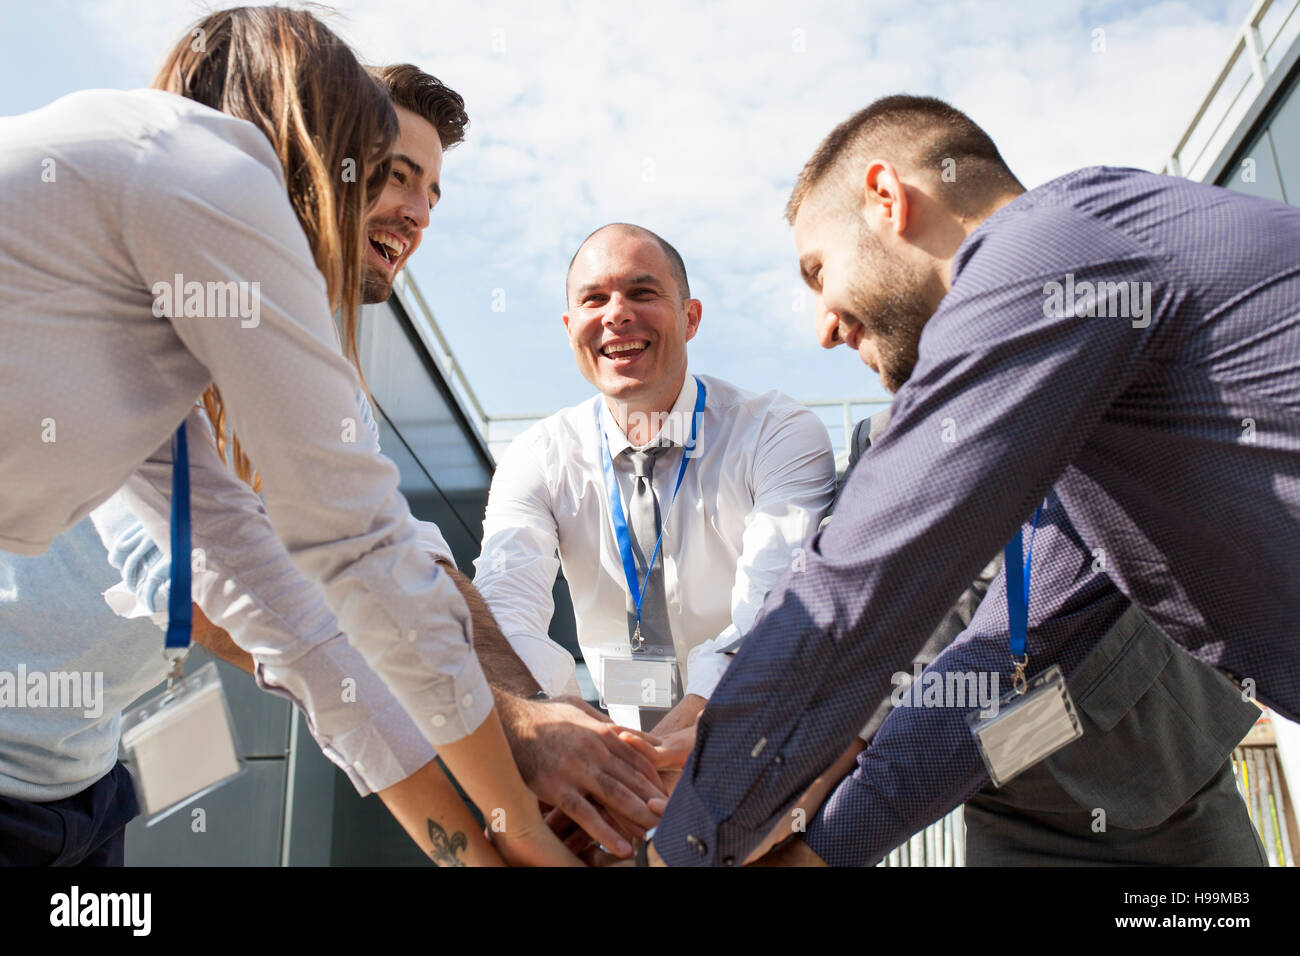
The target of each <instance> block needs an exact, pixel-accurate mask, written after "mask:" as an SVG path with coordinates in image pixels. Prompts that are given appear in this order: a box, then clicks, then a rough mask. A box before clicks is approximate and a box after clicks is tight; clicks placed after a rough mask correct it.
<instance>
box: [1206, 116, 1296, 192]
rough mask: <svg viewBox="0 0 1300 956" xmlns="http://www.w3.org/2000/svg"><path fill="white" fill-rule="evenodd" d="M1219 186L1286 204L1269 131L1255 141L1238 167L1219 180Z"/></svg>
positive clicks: (1239, 161) (1240, 160)
mask: <svg viewBox="0 0 1300 956" xmlns="http://www.w3.org/2000/svg"><path fill="white" fill-rule="evenodd" d="M1219 185H1220V186H1225V187H1227V188H1228V189H1232V190H1235V191H1237V192H1239V193H1247V194H1249V195H1251V196H1263V197H1264V198H1265V199H1275V200H1277V201H1278V202H1286V195H1285V193H1283V191H1282V180H1281V179H1280V178H1279V176H1278V172H1277V164H1276V163H1274V162H1273V146H1272V144H1271V143H1270V142H1269V136H1268V130H1265V131H1264V132H1263V133H1261V134H1260V135H1259V136H1258V137H1257V138H1256V139H1255V142H1254V143H1253V144H1252V145H1251V147H1250V148H1249V149H1248V150H1246V152H1245V153H1243V154H1242V155H1241V157H1240V158H1239V159H1238V160H1237V165H1236V166H1234V167H1233V168H1231V169H1229V170H1228V172H1227V174H1226V175H1225V176H1223V177H1222V178H1221V179H1220V180H1219Z"/></svg>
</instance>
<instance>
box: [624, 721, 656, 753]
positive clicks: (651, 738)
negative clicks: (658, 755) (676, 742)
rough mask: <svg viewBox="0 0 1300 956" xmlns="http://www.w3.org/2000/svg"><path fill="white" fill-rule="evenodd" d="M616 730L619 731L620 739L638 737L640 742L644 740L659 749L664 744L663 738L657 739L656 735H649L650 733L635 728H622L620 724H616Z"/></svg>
mask: <svg viewBox="0 0 1300 956" xmlns="http://www.w3.org/2000/svg"><path fill="white" fill-rule="evenodd" d="M614 729H615V730H617V731H618V735H619V736H620V737H623V738H624V739H627V738H631V737H636V738H638V739H640V740H644V741H645V742H646V743H648V744H649V745H650V746H652V747H658V746H659V745H660V744H661V743H663V740H662V739H661V738H659V737H656V736H655V735H654V734H652V733H649V732H648V731H645V730H637V729H636V728H635V727H623V726H620V725H619V724H615V725H614Z"/></svg>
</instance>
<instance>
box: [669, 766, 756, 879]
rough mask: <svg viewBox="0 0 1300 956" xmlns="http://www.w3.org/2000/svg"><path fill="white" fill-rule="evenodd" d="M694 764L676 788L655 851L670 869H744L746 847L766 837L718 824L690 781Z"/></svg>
mask: <svg viewBox="0 0 1300 956" xmlns="http://www.w3.org/2000/svg"><path fill="white" fill-rule="evenodd" d="M694 762H695V758H694V757H692V758H691V760H690V761H689V762H688V763H687V765H686V769H685V771H684V772H683V773H682V776H681V779H680V780H678V781H677V786H676V787H674V788H673V795H672V798H671V799H670V800H669V801H668V808H667V809H666V810H665V811H664V815H663V818H662V819H661V820H660V821H659V826H658V828H657V829H656V830H655V835H654V847H655V852H657V853H658V854H659V856H660V857H662V858H663V861H664V862H665V863H666V864H668V865H669V866H740V865H741V864H742V863H744V862H745V857H746V856H747V851H746V850H745V847H747V846H748V847H754V846H757V845H758V844H759V842H760V841H761V840H762V837H763V834H762V833H760V832H752V831H749V830H746V829H745V828H744V827H742V826H740V825H739V824H737V823H735V822H734V821H733V822H728V823H726V824H719V823H717V822H715V821H714V819H713V815H712V814H711V813H710V812H709V809H708V807H707V806H706V805H705V803H704V801H703V800H702V799H701V798H700V795H699V793H698V792H697V790H696V789H695V786H694V785H693V783H692V781H691V780H690V777H691V773H692V765H693V764H694ZM773 825H775V824H773ZM769 829H770V828H769Z"/></svg>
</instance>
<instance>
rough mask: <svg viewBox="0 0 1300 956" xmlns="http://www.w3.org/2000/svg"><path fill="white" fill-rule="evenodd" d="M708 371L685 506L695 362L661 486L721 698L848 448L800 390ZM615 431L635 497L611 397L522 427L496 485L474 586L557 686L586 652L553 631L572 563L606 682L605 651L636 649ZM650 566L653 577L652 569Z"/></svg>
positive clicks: (545, 679)
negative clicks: (835, 440) (774, 388)
mask: <svg viewBox="0 0 1300 956" xmlns="http://www.w3.org/2000/svg"><path fill="white" fill-rule="evenodd" d="M700 380H701V381H702V382H704V385H705V387H706V390H707V391H706V396H707V404H706V406H705V409H704V413H703V415H702V416H701V421H700V423H699V430H698V436H697V439H696V447H695V449H694V454H693V456H692V457H691V460H690V464H689V466H688V467H687V469H686V474H685V477H684V478H683V480H682V485H681V490H680V491H679V492H678V494H677V500H676V503H674V504H672V505H671V511H670V510H669V507H670V504H669V503H670V501H671V500H672V494H673V484H674V482H675V481H676V478H677V471H678V468H679V466H680V465H681V460H682V454H683V451H682V445H683V444H685V443H686V442H687V440H688V437H689V434H690V421H691V418H692V416H693V413H694V408H695V400H696V397H697V391H696V383H695V378H694V377H693V376H691V375H687V376H686V381H685V383H684V384H683V386H682V390H681V393H680V394H679V395H678V397H677V401H676V402H675V403H674V405H673V408H672V411H671V412H670V414H669V416H668V418H667V424H665V426H664V427H663V429H662V432H661V435H662V437H663V438H664V439H666V440H668V441H671V442H672V443H673V444H674V445H676V446H677V447H675V448H672V449H670V450H668V451H666V452H664V453H662V454H660V455H659V457H658V460H657V461H656V463H655V468H654V489H655V495H656V496H657V497H658V499H659V508H660V513H661V514H662V515H664V516H665V517H664V525H663V545H662V549H661V550H660V553H659V558H658V560H659V561H661V562H663V571H664V588H665V591H666V593H667V605H668V619H669V625H670V627H671V629H672V637H673V644H674V646H675V648H676V651H677V662H678V666H679V667H680V668H681V673H682V679H683V682H684V692H685V693H687V694H698V695H699V696H701V697H708V696H709V695H710V694H712V693H713V688H714V687H715V686H716V685H717V683H718V681H719V680H720V679H721V678H722V673H723V671H724V670H726V667H727V664H728V663H729V661H730V655H729V654H728V653H727V651H728V650H731V651H732V652H734V649H735V646H736V645H737V643H738V640H739V638H740V637H741V636H743V635H744V633H745V632H746V631H747V630H749V627H750V625H751V624H752V623H753V621H754V618H755V616H756V615H757V614H758V611H759V608H760V607H762V604H763V598H764V596H765V595H766V594H767V592H768V591H769V590H770V589H771V587H772V585H774V584H775V583H776V582H777V580H778V579H779V578H780V577H781V576H782V575H783V574H785V573H786V572H787V571H789V570H791V569H792V568H798V567H800V566H801V563H802V562H801V558H802V555H803V551H802V549H803V546H804V542H805V540H806V539H807V538H808V537H809V536H810V535H811V534H812V533H813V532H814V531H815V530H816V528H817V525H818V522H820V521H821V518H822V515H823V514H824V513H825V512H826V509H827V508H829V507H830V504H831V500H832V498H833V496H834V491H835V462H834V459H833V457H832V454H831V444H830V436H829V435H828V434H827V433H826V427H825V426H824V425H823V424H822V423H821V420H820V419H818V418H817V416H816V415H814V414H813V413H812V412H810V411H809V410H808V409H806V408H804V407H803V406H801V405H799V404H797V403H795V402H794V401H793V400H792V399H789V398H787V397H786V396H784V395H781V394H779V393H778V392H767V393H766V394H763V395H756V394H753V393H752V392H746V391H742V390H741V389H738V388H736V387H735V386H734V385H731V384H729V383H727V382H724V381H722V380H720V379H716V378H712V377H710V376H703V375H702V376H700ZM597 408H599V414H600V428H599V429H598V428H597V423H596V413H597ZM658 437H660V436H656V440H658ZM605 440H607V441H608V442H609V453H610V456H611V457H612V458H613V461H614V471H615V475H616V477H617V481H618V483H619V494H620V495H621V496H622V499H623V501H624V502H627V501H628V500H630V497H631V493H632V467H631V464H630V463H629V462H628V460H627V458H626V457H625V456H621V452H623V451H624V450H625V449H627V448H630V447H632V446H631V444H630V443H629V441H628V439H627V436H626V435H625V434H624V432H623V430H622V429H621V428H619V426H618V424H617V423H616V422H615V421H614V417H613V416H612V415H611V414H610V412H609V409H608V407H606V404H605V401H604V399H603V397H602V396H599V395H597V396H596V397H594V398H592V399H590V400H589V401H586V402H583V403H582V404H581V405H577V406H575V407H573V408H568V409H564V410H563V411H560V412H557V413H556V414H554V415H551V416H550V417H549V418H546V419H543V420H542V421H540V422H538V423H536V424H535V425H533V426H532V427H530V428H529V429H528V430H527V431H525V432H524V433H523V434H521V435H520V436H519V437H518V438H516V439H515V440H514V441H513V442H512V443H511V445H510V447H509V449H508V450H507V451H506V453H505V455H504V457H503V458H502V460H501V462H500V463H499V464H498V465H497V470H496V474H495V476H494V477H493V479H492V490H491V492H490V494H489V496H488V505H487V514H486V517H485V519H484V521H483V551H482V553H481V554H480V555H479V558H478V560H477V561H476V562H475V576H474V585H475V587H477V588H478V590H479V592H480V593H481V594H482V595H483V598H484V600H486V601H487V603H488V606H489V607H490V608H491V610H492V613H493V615H494V616H495V617H496V619H497V622H498V623H499V624H500V625H501V629H502V631H503V632H504V634H505V636H506V638H507V639H508V640H509V641H510V643H511V645H512V646H513V647H514V649H515V651H516V652H517V653H518V654H519V656H520V657H521V658H522V659H523V661H524V663H526V664H527V665H528V667H529V669H530V670H531V671H532V672H533V676H534V677H535V678H536V679H537V681H538V683H540V684H541V685H542V687H543V688H544V689H545V690H546V691H547V692H548V693H551V694H559V693H563V692H565V691H566V688H570V687H571V686H572V685H571V684H570V681H571V680H572V678H573V672H574V661H573V658H572V656H571V655H570V654H569V653H568V652H567V651H566V650H564V648H562V647H560V646H559V645H558V644H556V643H555V642H553V641H551V640H550V638H549V637H547V628H548V625H549V623H550V619H551V615H552V613H553V611H554V602H553V600H552V597H551V588H552V585H553V584H554V582H555V575H556V571H557V570H558V569H560V568H563V570H564V577H565V579H566V580H567V581H568V584H569V593H570V594H571V596H572V598H573V608H574V614H575V616H576V618H577V630H578V644H579V646H580V647H581V648H582V655H583V658H584V659H585V660H586V662H587V665H588V667H589V668H590V671H591V677H592V680H593V681H594V682H595V684H596V688H597V690H601V683H602V672H601V658H602V653H605V652H608V651H610V650H614V651H620V652H621V651H626V650H627V649H628V647H629V639H628V626H627V606H628V596H627V595H628V587H627V582H626V578H625V577H624V573H623V564H622V559H621V557H620V554H619V550H618V545H617V543H616V541H615V538H614V531H613V525H612V523H611V520H610V504H609V496H608V494H607V492H606V488H605V478H604V470H603V467H602V464H601V442H602V441H605ZM625 507H626V505H625ZM557 552H558V557H557ZM641 574H642V576H643V579H644V574H645V569H644V568H642V569H641ZM610 716H611V717H612V718H613V719H614V720H615V721H616V722H618V723H623V724H630V725H631V726H633V727H635V726H638V724H637V723H636V721H635V718H636V716H637V708H635V707H619V706H613V707H610Z"/></svg>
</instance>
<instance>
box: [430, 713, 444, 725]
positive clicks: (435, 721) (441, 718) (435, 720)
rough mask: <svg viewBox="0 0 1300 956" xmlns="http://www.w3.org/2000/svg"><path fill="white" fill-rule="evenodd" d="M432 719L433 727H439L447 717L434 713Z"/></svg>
mask: <svg viewBox="0 0 1300 956" xmlns="http://www.w3.org/2000/svg"><path fill="white" fill-rule="evenodd" d="M432 720H433V726H435V727H441V726H442V725H443V724H445V723H446V722H447V718H446V717H444V716H442V714H434V715H433V718H432Z"/></svg>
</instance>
